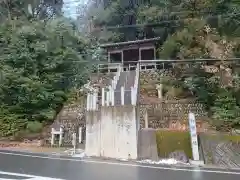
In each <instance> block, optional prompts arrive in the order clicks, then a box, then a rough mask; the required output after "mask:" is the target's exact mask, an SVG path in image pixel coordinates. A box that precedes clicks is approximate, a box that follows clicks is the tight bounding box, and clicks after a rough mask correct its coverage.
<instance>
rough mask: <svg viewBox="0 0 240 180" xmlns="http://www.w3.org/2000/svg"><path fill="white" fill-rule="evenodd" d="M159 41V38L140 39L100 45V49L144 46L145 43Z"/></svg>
mask: <svg viewBox="0 0 240 180" xmlns="http://www.w3.org/2000/svg"><path fill="white" fill-rule="evenodd" d="M158 40H160V37H155V38H150V39H141V40H135V41H125V42H118V43H107V44H101V45H100V47H101V48H114V47H119V46H129V45H136V44H145V43H154V42H156V41H158Z"/></svg>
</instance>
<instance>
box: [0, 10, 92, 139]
mask: <svg viewBox="0 0 240 180" xmlns="http://www.w3.org/2000/svg"><path fill="white" fill-rule="evenodd" d="M24 7H25V6H24ZM8 10H9V13H10V15H11V17H7V18H6V19H5V21H4V23H1V24H0V72H1V74H0V75H1V76H0V107H1V111H0V124H1V126H0V136H14V135H15V134H16V133H17V132H19V131H24V130H27V131H29V132H39V131H40V130H41V129H42V125H43V124H49V123H51V122H52V120H53V119H54V118H55V116H56V114H57V113H58V111H59V110H60V109H61V107H62V106H63V104H64V102H66V100H67V98H68V93H69V91H70V89H72V88H73V87H74V88H80V87H81V86H82V85H83V84H84V83H85V82H86V80H87V78H88V74H89V72H88V71H85V69H88V70H89V71H91V68H86V67H88V66H89V65H88V63H86V62H84V63H83V62H82V61H86V58H87V57H86V56H82V55H81V54H86V53H87V48H88V47H89V44H88V42H87V41H86V40H85V39H84V38H83V36H82V35H81V34H80V33H79V32H77V31H75V25H74V24H73V23H72V22H71V21H69V20H68V19H66V18H63V17H56V18H54V19H49V20H48V21H41V20H39V19H38V18H26V16H25V14H23V13H21V11H18V13H20V14H21V16H20V17H19V19H17V20H15V19H14V18H12V17H13V16H15V14H14V11H15V9H12V8H11V7H8Z"/></svg>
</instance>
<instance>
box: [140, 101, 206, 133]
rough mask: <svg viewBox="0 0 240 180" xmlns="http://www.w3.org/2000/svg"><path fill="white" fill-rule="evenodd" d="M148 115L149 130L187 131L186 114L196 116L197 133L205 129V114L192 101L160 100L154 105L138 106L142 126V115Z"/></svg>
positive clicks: (202, 109)
mask: <svg viewBox="0 0 240 180" xmlns="http://www.w3.org/2000/svg"><path fill="white" fill-rule="evenodd" d="M146 111H147V113H148V123H149V127H150V128H155V129H158V128H169V129H177V130H187V129H188V113H189V112H190V111H191V112H193V113H194V114H195V115H196V121H197V126H198V129H199V131H205V129H206V128H207V124H206V121H207V114H206V112H205V111H204V108H203V106H202V105H201V104H199V103H197V102H196V101H194V100H162V101H161V102H159V103H156V104H141V105H140V122H141V127H143V126H144V123H145V122H144V114H145V112H146Z"/></svg>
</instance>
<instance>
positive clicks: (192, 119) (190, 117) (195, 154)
mask: <svg viewBox="0 0 240 180" xmlns="http://www.w3.org/2000/svg"><path fill="white" fill-rule="evenodd" d="M188 121H189V130H190V135H191V145H192V155H193V160H194V161H199V151H198V139H197V127H196V119H195V115H194V113H191V112H190V113H189V115H188Z"/></svg>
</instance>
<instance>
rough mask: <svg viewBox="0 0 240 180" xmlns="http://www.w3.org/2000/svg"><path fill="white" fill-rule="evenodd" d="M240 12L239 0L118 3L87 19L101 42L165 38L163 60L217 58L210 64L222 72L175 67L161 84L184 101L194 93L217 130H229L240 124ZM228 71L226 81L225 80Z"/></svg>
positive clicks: (93, 9)
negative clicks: (175, 91)
mask: <svg viewBox="0 0 240 180" xmlns="http://www.w3.org/2000/svg"><path fill="white" fill-rule="evenodd" d="M239 12H240V1H238V0H221V1H219V0H178V1H176V0H142V1H140V0H137V1H133V0H113V1H110V2H109V1H104V2H102V3H98V2H96V3H94V4H92V5H91V6H90V8H89V11H88V13H86V14H87V16H86V17H85V20H86V19H87V20H88V22H89V23H88V26H90V28H88V30H89V29H90V37H98V41H100V42H109V41H111V42H119V41H128V40H136V39H144V38H152V37H161V40H160V41H159V48H158V50H157V53H158V54H157V56H158V58H159V59H173V60H186V59H193V60H194V59H217V61H212V62H211V63H207V64H211V65H212V66H213V67H216V68H217V69H218V72H220V73H217V74H216V73H210V72H209V71H206V70H204V67H206V66H202V64H203V61H202V63H199V61H198V62H197V61H195V62H194V61H192V62H191V63H186V65H188V66H186V65H182V64H181V65H179V66H178V65H176V66H175V68H173V69H171V71H172V72H171V76H168V77H167V78H166V77H164V78H161V80H160V81H161V83H163V84H165V85H166V86H169V85H170V86H171V87H174V88H175V89H176V90H177V91H178V94H179V95H180V97H181V96H182V95H183V94H184V92H186V91H190V93H191V94H192V95H193V96H194V97H197V99H198V101H200V102H201V103H202V104H204V106H205V108H206V111H207V112H208V113H209V114H208V116H209V117H210V119H211V121H212V123H213V125H214V127H216V128H217V130H223V131H229V130H231V129H232V128H239V125H240V116H239V110H240V96H239V94H240V78H239V75H240V72H239V65H240V63H239V62H240V61H239V60H240V56H239V55H240V54H239V53H240V13H239ZM83 19H84V18H81V20H83ZM189 65H190V66H189ZM189 67H191V68H189ZM226 72H228V73H230V77H228V78H227V79H226V75H221V74H227V73H226ZM161 75H163V73H161ZM227 81H228V82H227ZM166 86H165V87H166ZM179 91H180V92H182V93H179ZM175 95H176V94H175Z"/></svg>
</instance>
